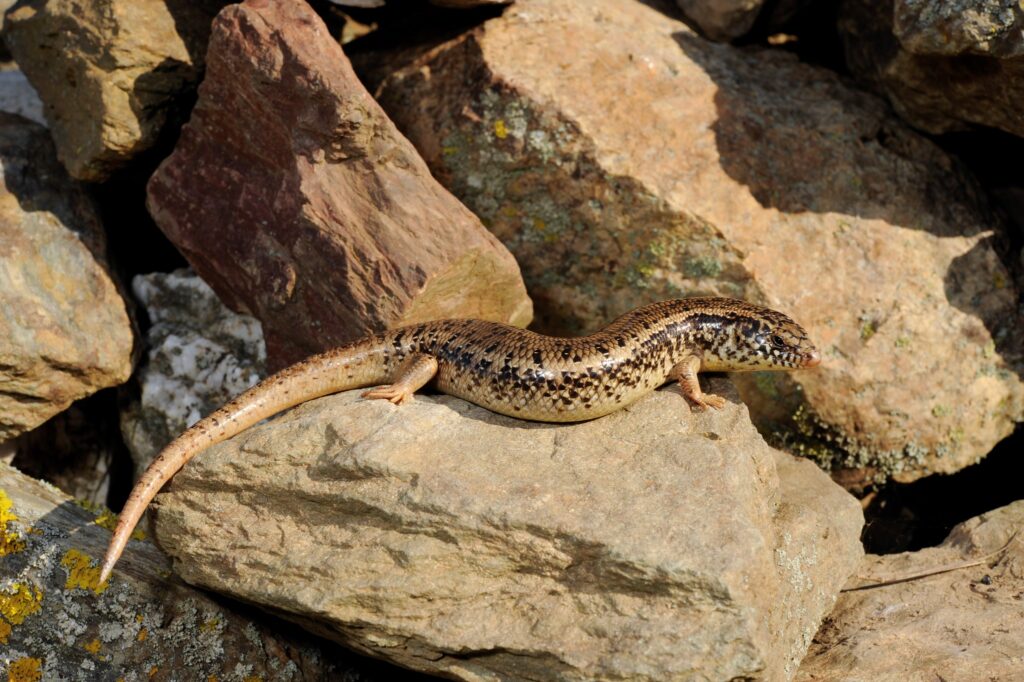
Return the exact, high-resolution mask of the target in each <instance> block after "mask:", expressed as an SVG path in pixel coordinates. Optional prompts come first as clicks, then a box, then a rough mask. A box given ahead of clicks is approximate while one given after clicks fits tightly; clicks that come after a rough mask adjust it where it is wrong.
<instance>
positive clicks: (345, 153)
mask: <svg viewBox="0 0 1024 682" xmlns="http://www.w3.org/2000/svg"><path fill="white" fill-rule="evenodd" d="M207 57H208V70H207V76H206V79H205V80H204V81H203V84H202V87H201V88H200V90H199V102H198V103H197V104H196V107H195V110H194V111H193V114H192V119H191V120H190V122H189V124H188V125H187V126H186V127H185V128H184V130H183V131H182V136H181V140H180V142H179V144H178V146H177V148H176V149H175V151H174V154H173V155H172V156H171V157H170V158H169V159H167V160H166V161H165V162H164V163H163V165H161V166H160V168H159V170H158V171H157V172H156V174H155V175H154V176H153V179H152V180H151V181H150V184H149V207H150V211H151V212H152V214H153V217H154V218H155V220H156V222H157V224H158V225H159V226H160V227H161V229H162V230H163V231H164V232H165V233H166V234H167V235H168V236H169V237H170V238H171V240H172V241H173V242H174V243H175V244H176V245H177V246H178V247H179V248H180V249H181V250H182V251H183V252H184V253H185V255H186V257H187V258H188V259H189V261H190V262H191V263H192V265H193V266H194V267H195V269H196V270H197V272H198V273H199V274H200V275H201V276H202V277H203V278H204V279H205V280H206V281H207V282H209V283H210V284H211V285H212V286H213V289H214V290H215V291H216V292H217V293H218V294H219V295H220V296H221V298H222V299H223V300H224V301H225V302H226V303H227V304H228V305H229V306H231V307H232V308H234V309H236V310H240V311H244V312H249V313H251V314H253V315H254V316H255V317H257V318H259V320H260V321H261V322H262V324H263V331H264V334H266V338H267V352H268V354H269V357H270V363H271V365H272V366H273V367H279V366H281V365H282V364H284V363H287V362H291V361H294V360H298V359H300V358H302V357H304V356H306V355H308V354H310V353H313V352H316V351H320V350H323V349H325V348H328V347H331V346H335V345H338V344H341V343H344V342H345V341H349V340H352V339H353V338H356V337H359V336H361V335H363V334H365V333H367V332H370V331H371V330H373V331H379V330H381V329H384V328H387V327H391V326H400V325H402V324H408V323H413V322H419V321H424V320H429V319H436V318H444V317H475V318H483V319H490V320H497V321H502V322H508V323H511V324H517V325H525V324H526V323H527V322H529V320H530V317H531V304H530V300H529V299H528V298H527V296H526V292H525V289H524V287H523V283H522V279H521V277H520V274H519V269H518V267H517V266H516V263H515V260H514V259H513V258H512V256H511V255H510V254H509V253H508V251H506V250H505V248H504V247H503V246H502V245H501V244H500V242H498V240H496V239H495V238H494V237H493V236H492V235H491V234H490V233H488V232H487V230H485V229H484V228H483V226H481V225H480V222H479V220H478V219H477V218H476V217H475V216H474V215H473V214H472V213H470V212H469V210H467V209H466V208H465V207H464V206H463V205H462V204H460V203H459V202H458V201H457V200H456V199H455V198H454V197H452V196H451V195H450V194H448V192H447V191H445V190H444V188H443V187H441V185H440V184H438V183H437V182H436V181H435V180H434V179H433V178H432V177H431V176H430V171H429V170H428V169H427V167H426V165H425V164H424V163H423V160H422V159H421V158H420V157H419V156H418V155H417V154H416V151H415V149H413V147H412V145H411V144H409V142H408V141H407V140H405V138H403V137H402V136H401V135H400V134H399V133H398V131H397V130H396V129H395V128H394V126H393V125H392V124H391V122H390V121H389V120H388V119H387V117H386V116H385V115H384V113H383V112H382V111H381V110H380V108H379V107H378V105H377V104H376V102H374V101H373V99H372V98H371V97H370V96H369V94H367V93H366V91H365V90H364V89H363V87H362V85H360V84H359V81H358V80H357V79H356V77H355V75H354V74H353V73H352V70H351V68H350V66H349V64H348V61H347V59H346V58H345V55H344V54H343V53H342V51H341V48H340V47H339V46H338V44H337V43H336V41H334V40H333V39H332V38H331V36H330V35H328V33H327V31H326V29H325V28H324V25H323V23H322V22H321V21H320V19H319V18H318V17H317V16H316V15H315V14H313V12H312V11H311V10H310V9H309V8H308V7H306V6H305V4H304V3H266V2H261V1H257V0H253V1H251V2H245V3H242V4H241V5H233V6H231V7H229V8H227V9H225V10H224V11H223V12H222V13H221V14H220V15H219V16H218V18H217V20H216V22H215V24H214V30H213V36H212V38H211V41H210V51H209V53H208V55H207Z"/></svg>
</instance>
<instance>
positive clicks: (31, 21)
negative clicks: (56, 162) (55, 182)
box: [4, 0, 226, 181]
mask: <svg viewBox="0 0 1024 682" xmlns="http://www.w3.org/2000/svg"><path fill="white" fill-rule="evenodd" d="M224 4H226V0H199V1H198V2H197V1H195V0H107V1H106V2H93V1H92V0H25V1H24V2H21V3H19V4H18V5H17V6H16V7H15V8H13V9H12V10H11V11H10V12H9V13H8V14H7V19H6V24H5V26H4V38H5V40H6V42H7V46H8V48H9V49H10V51H11V54H12V55H14V58H15V59H16V60H17V62H18V66H19V67H21V69H22V70H23V71H24V72H25V74H26V75H27V76H28V78H29V80H30V81H31V82H32V85H33V86H34V87H35V89H36V90H37V91H38V92H39V95H40V97H41V98H42V100H43V102H44V104H45V113H46V118H47V120H48V121H49V123H50V128H51V130H52V131H53V138H54V140H55V142H56V144H57V151H58V153H59V155H60V159H61V161H62V162H63V163H64V165H65V167H66V168H67V169H68V172H69V173H71V175H72V176H74V177H76V178H78V179H81V180H90V181H102V180H105V179H106V178H107V177H109V176H110V174H111V172H113V171H114V170H116V169H118V168H120V167H122V166H124V165H126V164H127V163H129V162H130V161H131V160H132V159H133V158H135V157H136V156H138V154H140V153H141V152H143V151H145V150H147V149H150V148H151V147H153V146H154V145H155V144H156V143H157V142H158V141H159V140H160V139H161V135H162V134H165V133H166V132H167V127H168V124H173V123H176V122H179V121H180V120H181V119H182V118H183V117H184V115H186V114H187V105H188V101H187V100H188V99H190V98H189V91H190V90H193V91H194V87H195V84H196V83H197V82H198V80H199V78H200V75H201V73H202V68H203V54H204V52H205V49H206V41H207V37H208V35H209V28H210V21H211V19H212V18H213V16H214V14H216V12H217V10H218V9H220V8H221V7H223V6H224ZM172 127H173V126H172Z"/></svg>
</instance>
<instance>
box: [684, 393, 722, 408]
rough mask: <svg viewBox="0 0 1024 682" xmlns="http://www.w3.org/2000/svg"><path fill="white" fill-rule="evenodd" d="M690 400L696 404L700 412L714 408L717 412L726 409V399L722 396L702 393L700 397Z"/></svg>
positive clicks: (693, 397)
mask: <svg viewBox="0 0 1024 682" xmlns="http://www.w3.org/2000/svg"><path fill="white" fill-rule="evenodd" d="M688 397H689V398H690V400H692V401H693V402H694V405H695V406H696V407H697V409H699V410H706V409H708V408H709V407H713V408H715V409H716V410H720V409H722V408H723V407H725V402H726V401H725V398H723V397H722V396H720V395H713V394H711V393H702V394H701V395H700V397H695V396H688Z"/></svg>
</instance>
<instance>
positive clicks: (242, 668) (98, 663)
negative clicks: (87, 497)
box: [0, 464, 394, 681]
mask: <svg viewBox="0 0 1024 682" xmlns="http://www.w3.org/2000/svg"><path fill="white" fill-rule="evenodd" d="M115 520H116V519H115V517H114V516H113V515H112V514H110V513H109V512H104V513H102V514H100V515H99V516H98V517H97V516H94V515H93V514H92V513H90V512H88V511H86V510H85V509H83V508H81V507H80V506H78V505H77V504H76V503H74V502H72V501H71V499H70V498H68V497H66V496H64V495H63V494H61V493H59V492H58V491H56V490H55V489H54V488H52V487H50V486H48V485H46V484H44V483H41V482H40V481H35V480H33V479H31V478H29V477H27V476H24V475H22V474H20V473H18V472H17V471H16V470H15V469H12V468H11V467H9V466H7V465H5V464H0V645H2V646H0V675H3V674H5V673H6V675H5V677H4V679H10V680H12V681H15V680H20V681H25V680H40V679H43V680H57V679H60V680H83V681H85V680H114V679H124V680H147V679H148V680H158V681H159V680H177V679H195V680H199V679H203V680H206V679H218V678H219V679H223V680H241V679H243V677H244V679H247V680H253V679H263V680H296V681H297V680H304V681H306V680H308V681H313V680H337V679H355V680H366V679H370V678H366V677H363V676H362V675H359V674H358V673H359V672H360V669H361V668H365V667H366V666H365V664H362V663H360V662H359V661H358V660H356V659H355V658H354V657H353V656H351V655H350V654H347V653H345V652H342V651H340V650H339V649H338V648H337V647H335V646H333V645H331V644H330V643H327V642H323V641H319V640H316V639H315V638H312V637H310V636H308V635H305V634H302V633H301V632H297V631H295V628H292V627H290V626H288V625H285V624H283V623H280V622H275V621H274V620H272V619H268V618H263V619H257V620H254V619H253V614H249V615H248V616H246V615H243V614H242V613H239V612H237V611H235V610H233V609H232V608H230V607H228V606H226V605H225V604H224V603H221V602H218V601H214V600H213V599H211V598H210V597H209V596H207V595H205V594H203V593H202V592H199V591H197V590H194V589H192V588H190V587H188V586H187V585H184V584H182V583H181V582H180V581H178V580H176V579H174V578H172V577H171V573H170V571H169V568H170V566H169V563H168V561H167V557H165V556H164V555H163V554H161V553H160V551H159V550H157V548H156V547H154V546H153V545H152V544H151V543H149V542H131V543H129V548H128V551H127V552H126V553H125V555H124V557H123V558H122V559H121V563H120V564H119V565H118V566H119V570H118V571H116V572H115V573H114V576H113V577H112V578H111V580H110V581H109V582H107V583H103V584H99V583H98V582H97V578H98V577H99V568H98V567H97V566H96V561H95V559H96V558H97V557H100V556H102V555H103V551H104V549H105V548H106V543H107V542H108V541H109V539H110V532H109V531H108V530H106V528H109V527H112V525H113V523H114V522H115ZM101 526H102V527H101ZM182 675H185V677H182ZM379 679H394V678H393V677H390V678H389V677H381V678H379Z"/></svg>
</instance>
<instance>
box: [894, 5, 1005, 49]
mask: <svg viewBox="0 0 1024 682" xmlns="http://www.w3.org/2000/svg"><path fill="white" fill-rule="evenodd" d="M893 33H894V34H895V35H896V37H897V38H898V39H899V41H900V45H901V46H902V47H903V49H905V50H907V51H908V52H913V53H914V54H920V55H948V56H955V55H960V54H977V55H989V56H993V57H1001V58H1004V59H1008V58H1011V57H1020V56H1022V55H1024V8H1022V7H1021V4H1020V2H1018V1H1017V0H954V1H952V2H951V1H950V0H896V2H895V3H894V5H893Z"/></svg>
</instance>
